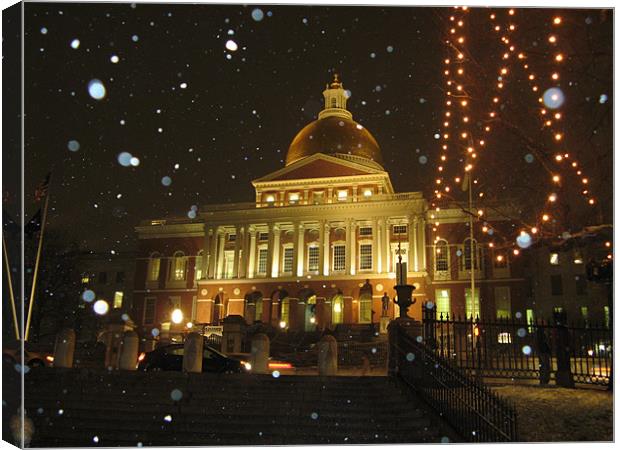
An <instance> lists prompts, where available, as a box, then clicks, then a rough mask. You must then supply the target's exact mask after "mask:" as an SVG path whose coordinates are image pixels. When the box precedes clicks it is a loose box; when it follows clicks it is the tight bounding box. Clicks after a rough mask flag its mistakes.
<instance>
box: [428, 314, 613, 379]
mask: <svg viewBox="0 0 620 450" xmlns="http://www.w3.org/2000/svg"><path fill="white" fill-rule="evenodd" d="M423 323H424V339H425V342H426V344H427V346H429V348H431V349H432V350H433V352H434V354H435V355H437V356H440V357H442V358H444V359H446V360H449V361H450V362H451V363H452V364H454V365H456V366H458V367H460V368H462V369H463V370H465V371H466V372H467V373H469V374H475V375H477V376H484V377H494V378H519V379H539V380H540V381H541V382H543V383H548V382H549V380H555V379H557V374H558V371H559V370H564V371H565V372H566V376H568V377H569V378H570V379H571V380H572V381H574V382H577V383H587V384H598V385H607V384H608V383H609V380H610V376H611V368H612V347H611V346H612V341H611V332H610V330H609V329H608V328H606V327H604V326H601V325H600V324H585V323H582V324H579V325H575V324H567V323H566V322H565V319H558V318H554V319H551V320H536V321H530V322H529V323H528V322H527V320H526V319H525V318H520V319H518V318H516V317H514V318H510V319H496V320H493V321H490V320H486V319H483V320H481V319H479V318H475V319H474V318H473V317H470V318H461V317H457V316H455V315H448V314H445V315H443V314H439V315H437V314H436V312H435V310H434V308H430V309H429V308H427V307H426V306H424V307H423ZM564 362H565V364H564Z"/></svg>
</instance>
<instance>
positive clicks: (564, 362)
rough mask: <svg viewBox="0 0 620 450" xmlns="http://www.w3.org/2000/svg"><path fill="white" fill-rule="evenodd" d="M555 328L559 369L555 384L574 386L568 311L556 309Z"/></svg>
mask: <svg viewBox="0 0 620 450" xmlns="http://www.w3.org/2000/svg"><path fill="white" fill-rule="evenodd" d="M553 321H554V322H555V330H556V333H557V342H556V358H557V361H558V370H557V372H556V373H555V384H556V385H558V386H562V387H567V388H572V387H574V386H575V382H574V381H573V374H572V373H571V367H570V353H571V352H570V345H571V344H570V336H569V333H568V328H567V327H566V313H565V312H563V311H556V312H554V313H553Z"/></svg>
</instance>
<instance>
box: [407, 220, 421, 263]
mask: <svg viewBox="0 0 620 450" xmlns="http://www.w3.org/2000/svg"><path fill="white" fill-rule="evenodd" d="M409 226H410V227H411V230H410V231H409V242H411V243H412V244H410V247H411V245H413V261H412V264H413V270H414V271H416V272H417V271H419V270H420V262H419V261H418V216H414V217H413V218H412V219H411V220H410V221H409ZM410 251H411V250H410Z"/></svg>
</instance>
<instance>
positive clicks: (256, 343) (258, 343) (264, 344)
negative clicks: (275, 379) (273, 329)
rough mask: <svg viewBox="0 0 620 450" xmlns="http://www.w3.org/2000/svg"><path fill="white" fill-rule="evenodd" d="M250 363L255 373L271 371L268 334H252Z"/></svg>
mask: <svg viewBox="0 0 620 450" xmlns="http://www.w3.org/2000/svg"><path fill="white" fill-rule="evenodd" d="M250 364H252V372H254V373H269V337H268V336H267V335H266V334H263V333H258V334H255V335H254V336H252V350H251V354H250Z"/></svg>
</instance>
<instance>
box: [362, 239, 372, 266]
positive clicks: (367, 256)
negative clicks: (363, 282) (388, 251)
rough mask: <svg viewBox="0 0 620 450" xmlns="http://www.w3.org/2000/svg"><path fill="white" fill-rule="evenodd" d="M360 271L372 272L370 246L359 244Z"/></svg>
mask: <svg viewBox="0 0 620 450" xmlns="http://www.w3.org/2000/svg"><path fill="white" fill-rule="evenodd" d="M360 270H372V244H360Z"/></svg>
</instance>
